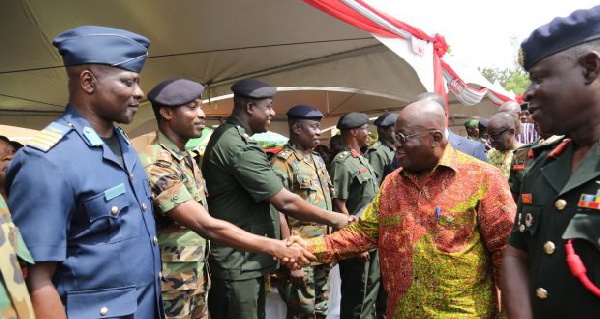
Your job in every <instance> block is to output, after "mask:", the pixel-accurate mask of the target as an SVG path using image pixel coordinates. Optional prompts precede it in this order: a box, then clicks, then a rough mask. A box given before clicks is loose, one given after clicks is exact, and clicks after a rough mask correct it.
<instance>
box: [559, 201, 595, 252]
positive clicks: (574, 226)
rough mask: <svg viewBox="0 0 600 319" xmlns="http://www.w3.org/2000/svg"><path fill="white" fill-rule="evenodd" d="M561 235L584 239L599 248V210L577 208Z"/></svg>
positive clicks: (566, 237) (565, 237)
mask: <svg viewBox="0 0 600 319" xmlns="http://www.w3.org/2000/svg"><path fill="white" fill-rule="evenodd" d="M562 237H563V239H571V238H577V239H584V240H586V241H588V242H590V243H591V244H592V245H593V246H594V247H596V249H598V250H600V246H599V245H598V244H600V212H599V211H597V210H592V209H580V210H578V213H577V214H575V215H574V216H573V218H571V221H570V222H569V225H568V226H567V229H566V230H565V232H564V234H563V236H562Z"/></svg>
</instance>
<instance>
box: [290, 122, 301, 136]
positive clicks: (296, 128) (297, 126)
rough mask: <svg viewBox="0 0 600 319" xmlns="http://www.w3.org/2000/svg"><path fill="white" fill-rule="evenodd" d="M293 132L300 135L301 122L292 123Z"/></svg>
mask: <svg viewBox="0 0 600 319" xmlns="http://www.w3.org/2000/svg"><path fill="white" fill-rule="evenodd" d="M292 132H294V134H297V135H300V123H298V122H294V123H293V124H292Z"/></svg>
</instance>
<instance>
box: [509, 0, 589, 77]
mask: <svg viewBox="0 0 600 319" xmlns="http://www.w3.org/2000/svg"><path fill="white" fill-rule="evenodd" d="M599 38H600V6H596V7H593V8H591V9H587V10H577V11H574V12H573V13H571V15H570V16H568V17H566V18H565V17H558V18H554V20H552V21H551V22H550V23H548V24H545V25H543V26H541V27H539V28H537V29H535V30H534V31H533V32H532V33H531V35H529V37H528V38H527V39H525V40H524V41H523V42H522V43H521V49H520V51H519V63H520V64H521V66H522V67H523V68H524V69H525V70H526V71H529V69H531V68H532V67H533V66H534V65H535V64H536V63H538V62H539V61H540V60H541V59H543V58H546V57H549V56H551V55H554V54H556V53H558V52H561V51H564V50H566V49H569V48H572V47H574V46H576V45H579V44H582V43H585V42H589V41H593V40H596V39H599Z"/></svg>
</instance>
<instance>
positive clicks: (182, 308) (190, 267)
mask: <svg viewBox="0 0 600 319" xmlns="http://www.w3.org/2000/svg"><path fill="white" fill-rule="evenodd" d="M196 156H197V154H195V153H192V152H191V151H180V150H179V148H178V147H177V146H176V145H175V144H174V143H173V142H172V141H171V140H169V138H168V137H166V136H165V135H164V134H163V133H161V132H157V133H156V139H155V140H154V141H152V142H151V143H150V144H149V145H148V146H147V147H146V149H145V150H144V152H143V153H142V154H140V159H141V161H142V164H143V165H144V169H145V170H146V173H147V174H148V180H149V183H150V188H151V189H152V193H153V195H154V196H153V204H154V213H155V219H156V227H157V237H158V244H159V247H160V255H161V260H162V271H161V273H162V278H161V280H162V298H163V305H164V308H165V313H166V316H167V318H208V306H207V298H208V290H209V287H210V280H209V274H208V269H207V267H206V265H205V261H206V256H207V246H208V242H207V240H206V239H204V238H203V237H201V236H200V235H198V234H197V233H195V232H193V231H191V230H189V229H187V228H184V227H183V226H181V225H179V224H178V223H177V222H176V221H174V220H172V219H171V218H169V211H171V210H172V209H174V208H175V207H177V206H178V205H180V204H183V203H185V202H187V201H190V200H193V201H196V202H198V203H200V204H201V205H202V206H204V207H205V208H207V207H208V205H207V203H206V188H205V186H204V178H203V177H202V172H201V171H200V168H199V167H198V164H197V161H198V160H197V159H196V158H195V157H196Z"/></svg>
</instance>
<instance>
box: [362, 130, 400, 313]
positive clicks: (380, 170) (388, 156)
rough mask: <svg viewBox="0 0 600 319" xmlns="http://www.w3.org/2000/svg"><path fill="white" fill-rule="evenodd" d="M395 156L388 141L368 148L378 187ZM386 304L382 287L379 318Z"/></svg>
mask: <svg viewBox="0 0 600 319" xmlns="http://www.w3.org/2000/svg"><path fill="white" fill-rule="evenodd" d="M395 156H396V150H395V149H394V146H393V145H392V144H391V143H390V142H388V141H382V140H379V141H377V142H375V144H373V145H371V146H369V148H367V152H366V154H365V157H366V158H367V159H368V160H369V164H371V167H373V171H375V175H376V176H377V185H381V183H383V180H384V179H385V177H386V176H387V175H388V174H389V173H391V172H392V171H393V170H394V165H393V162H394V157H395ZM386 304H387V293H386V291H385V289H384V288H383V285H380V286H379V292H378V293H377V301H376V308H377V309H376V310H377V318H386V314H385V310H386Z"/></svg>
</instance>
